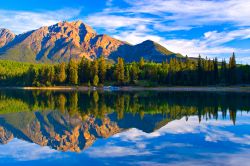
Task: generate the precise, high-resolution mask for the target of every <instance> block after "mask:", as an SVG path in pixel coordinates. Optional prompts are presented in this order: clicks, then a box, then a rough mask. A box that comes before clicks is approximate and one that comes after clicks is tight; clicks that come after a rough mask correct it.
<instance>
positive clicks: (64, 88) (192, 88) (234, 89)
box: [0, 86, 250, 93]
mask: <svg viewBox="0 0 250 166" xmlns="http://www.w3.org/2000/svg"><path fill="white" fill-rule="evenodd" d="M0 89H14V90H17V89H20V90H53V91H89V90H100V91H102V90H104V91H145V90H146V91H176V92H178V91H180V92H182V91H183V92H240V93H250V86H225V87H224V86H211V87H210V86H209V87H198V86H197V87H196V86H190V87H189V86H180V87H179V86H174V87H140V86H123V87H113V86H104V87H87V86H54V87H0Z"/></svg>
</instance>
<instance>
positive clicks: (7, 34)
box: [0, 29, 15, 48]
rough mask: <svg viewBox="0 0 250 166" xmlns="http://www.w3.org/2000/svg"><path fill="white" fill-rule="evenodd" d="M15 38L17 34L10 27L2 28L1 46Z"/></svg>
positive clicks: (0, 32) (0, 33) (0, 31)
mask: <svg viewBox="0 0 250 166" xmlns="http://www.w3.org/2000/svg"><path fill="white" fill-rule="evenodd" d="M14 38H15V34H14V33H12V32H11V31H10V30H8V29H0V48H2V47H4V46H5V45H7V44H9V42H11V41H12V40H13V39H14Z"/></svg>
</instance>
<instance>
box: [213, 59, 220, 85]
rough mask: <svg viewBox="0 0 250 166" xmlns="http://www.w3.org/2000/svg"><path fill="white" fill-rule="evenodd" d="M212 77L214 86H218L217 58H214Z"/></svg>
mask: <svg viewBox="0 0 250 166" xmlns="http://www.w3.org/2000/svg"><path fill="white" fill-rule="evenodd" d="M213 69H214V70H213V76H214V78H213V79H214V81H213V83H214V84H218V83H219V68H218V59H217V58H215V59H214V60H213Z"/></svg>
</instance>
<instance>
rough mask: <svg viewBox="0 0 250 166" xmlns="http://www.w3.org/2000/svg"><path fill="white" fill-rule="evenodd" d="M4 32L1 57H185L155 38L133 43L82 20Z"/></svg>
mask: <svg viewBox="0 0 250 166" xmlns="http://www.w3.org/2000/svg"><path fill="white" fill-rule="evenodd" d="M1 32H2V31H1V30H0V59H8V60H15V61H21V62H44V63H47V62H48V63H55V62H68V61H69V60H70V59H76V60H79V59H82V57H85V58H87V59H90V60H92V59H96V58H99V57H100V56H102V55H103V56H105V57H106V58H107V59H111V60H116V59H117V58H118V57H122V58H124V59H125V61H127V62H131V61H139V59H141V57H143V58H144V59H145V60H148V61H155V62H162V61H166V60H169V59H171V58H179V57H182V56H181V55H180V54H176V53H173V52H171V51H169V50H167V49H166V48H165V47H163V46H161V45H160V44H158V43H156V42H154V41H151V40H146V41H144V42H142V43H139V44H137V45H132V44H129V43H128V42H125V41H121V40H118V39H115V38H113V37H110V36H108V35H106V34H98V33H96V31H95V30H94V29H93V28H92V27H90V26H89V25H87V24H85V23H83V22H82V21H73V22H67V21H63V22H59V23H57V24H54V25H51V26H44V27H41V28H39V29H36V30H32V31H29V32H26V33H23V34H19V35H15V34H14V33H12V32H11V31H9V30H6V29H5V30H4V31H3V34H2V33H1ZM1 34H2V35H1Z"/></svg>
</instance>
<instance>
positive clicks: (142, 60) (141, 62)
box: [139, 57, 145, 69]
mask: <svg viewBox="0 0 250 166" xmlns="http://www.w3.org/2000/svg"><path fill="white" fill-rule="evenodd" d="M144 65H145V61H144V58H143V57H141V59H140V61H139V67H140V69H143V67H144Z"/></svg>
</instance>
